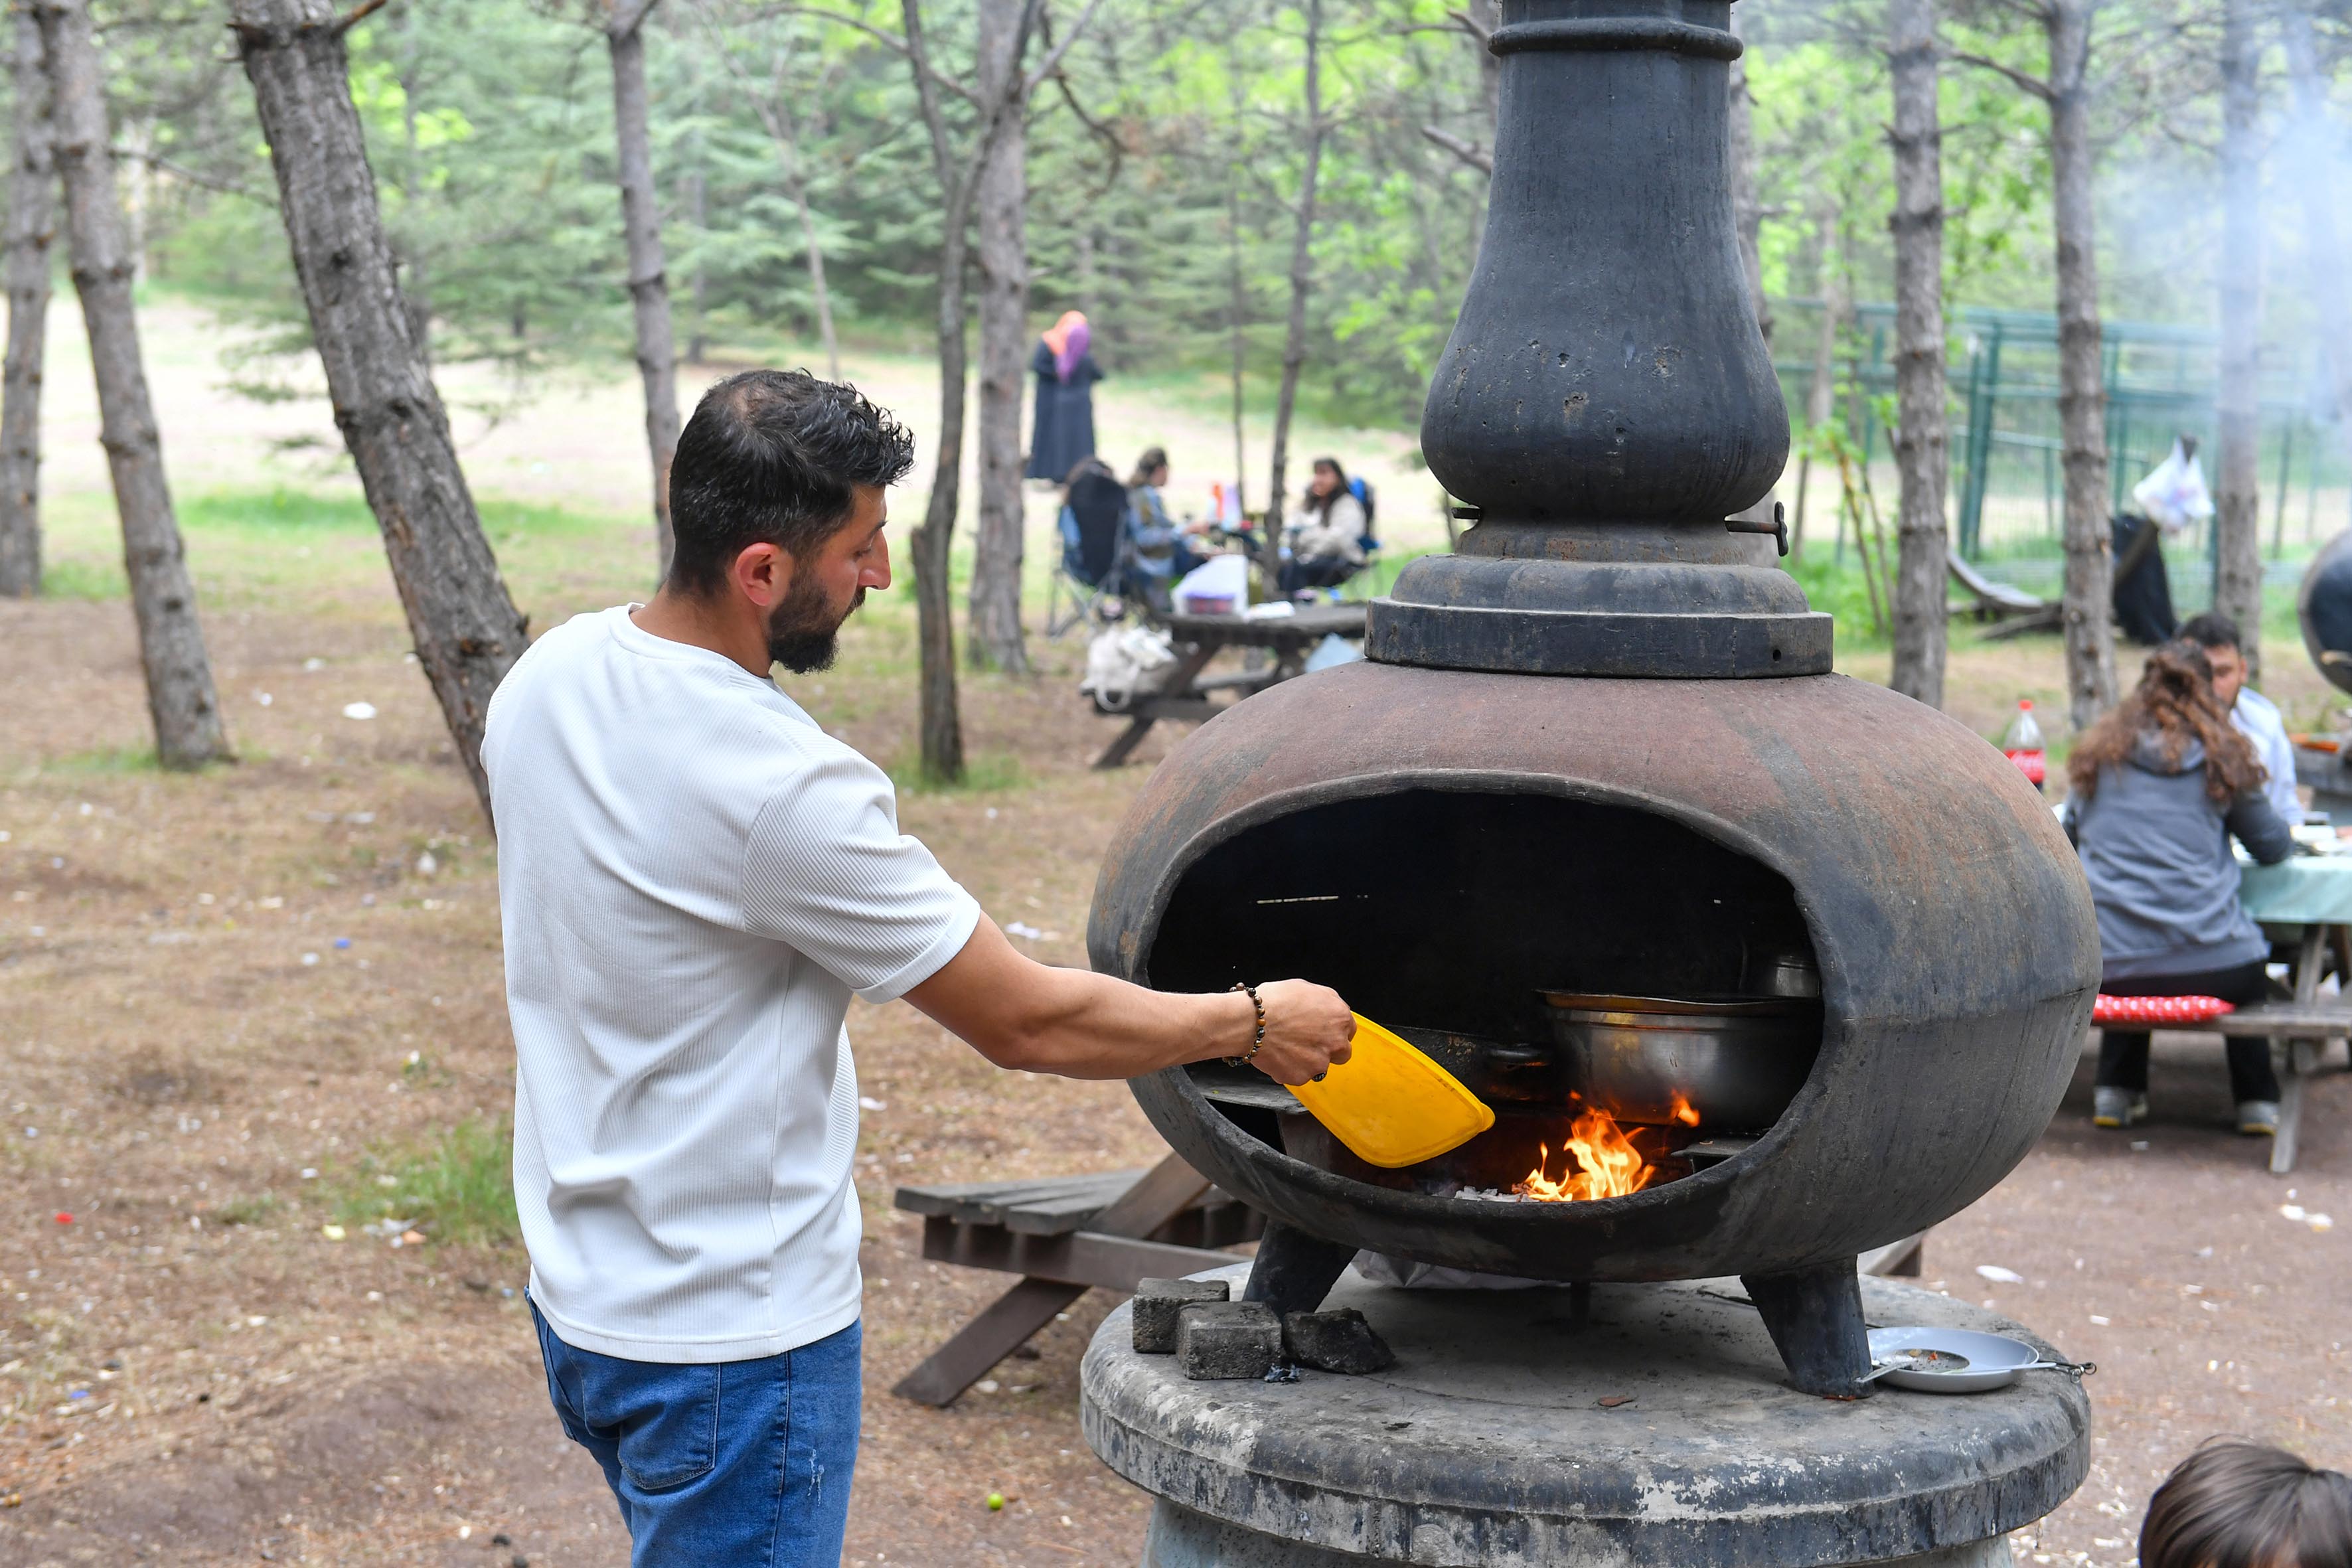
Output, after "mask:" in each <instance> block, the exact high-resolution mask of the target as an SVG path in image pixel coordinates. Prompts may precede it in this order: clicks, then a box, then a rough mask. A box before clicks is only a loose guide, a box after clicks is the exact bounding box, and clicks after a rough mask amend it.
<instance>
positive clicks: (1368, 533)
mask: <svg viewBox="0 0 2352 1568" xmlns="http://www.w3.org/2000/svg"><path fill="white" fill-rule="evenodd" d="M1348 493H1349V494H1350V495H1352V496H1354V497H1355V498H1356V500H1357V502H1358V504H1360V506H1362V507H1363V509H1364V531H1363V533H1362V534H1361V535H1360V536H1359V537H1358V539H1357V541H1356V543H1357V544H1358V545H1359V546H1360V548H1361V549H1362V550H1363V552H1364V563H1363V564H1362V565H1360V566H1359V567H1357V568H1356V569H1355V570H1354V571H1352V572H1350V573H1349V574H1348V575H1347V576H1346V577H1345V578H1343V579H1342V580H1341V581H1340V584H1339V587H1338V588H1337V589H1336V590H1334V592H1336V593H1337V594H1338V595H1339V597H1341V598H1345V599H1366V598H1370V596H1371V592H1372V587H1373V585H1374V584H1377V583H1378V582H1379V581H1380V575H1379V574H1378V573H1377V572H1376V571H1375V570H1374V568H1375V567H1377V566H1379V564H1380V563H1381V542H1380V537H1379V533H1378V531H1377V530H1376V529H1375V528H1374V527H1373V525H1372V512H1373V509H1374V508H1375V507H1376V506H1378V504H1379V497H1378V493H1377V492H1376V491H1374V490H1373V489H1372V487H1371V486H1370V485H1368V484H1366V483H1365V482H1364V480H1363V479H1362V477H1361V476H1358V477H1357V478H1355V479H1349V481H1348Z"/></svg>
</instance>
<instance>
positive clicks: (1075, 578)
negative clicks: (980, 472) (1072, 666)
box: [1045, 462, 1132, 637]
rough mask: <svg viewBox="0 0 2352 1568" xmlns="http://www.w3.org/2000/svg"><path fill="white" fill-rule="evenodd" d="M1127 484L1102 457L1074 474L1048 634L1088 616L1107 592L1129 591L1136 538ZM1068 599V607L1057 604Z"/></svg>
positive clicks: (1048, 593) (1050, 593)
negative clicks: (1063, 608)
mask: <svg viewBox="0 0 2352 1568" xmlns="http://www.w3.org/2000/svg"><path fill="white" fill-rule="evenodd" d="M1128 518H1129V513H1128V502H1127V487H1125V486H1124V485H1122V484H1120V483H1119V482H1118V475H1116V474H1114V473H1112V472H1111V471H1110V469H1109V468H1107V467H1105V466H1104V465H1103V464H1102V463H1100V462H1089V463H1086V464H1083V465H1081V466H1080V467H1079V468H1078V470H1077V471H1076V473H1074V474H1072V475H1071V476H1070V484H1069V489H1068V491H1067V492H1066V500H1064V501H1063V503H1062V516H1061V530H1062V558H1061V561H1060V563H1059V564H1057V565H1056V566H1055V569H1054V575H1053V579H1052V581H1051V582H1049V583H1048V584H1046V588H1045V635H1046V636H1047V637H1060V636H1062V635H1063V634H1064V633H1065V632H1067V631H1068V630H1069V629H1070V628H1071V627H1072V626H1076V625H1078V624H1079V623H1080V622H1082V621H1086V620H1089V619H1091V618H1092V617H1093V616H1094V614H1095V609H1096V606H1097V605H1099V604H1100V603H1101V602H1102V601H1103V599H1104V598H1105V597H1106V596H1110V595H1125V594H1126V593H1127V592H1128V582H1127V580H1128V577H1129V567H1130V565H1131V562H1130V560H1129V554H1130V551H1131V548H1132V546H1131V543H1130V541H1129V528H1128ZM1065 598H1066V599H1067V600H1068V601H1069V606H1068V609H1067V610H1066V612H1060V611H1057V610H1056V609H1055V604H1056V602H1057V601H1058V600H1061V599H1065Z"/></svg>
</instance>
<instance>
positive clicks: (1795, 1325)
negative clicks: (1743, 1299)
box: [1739, 1258, 1875, 1399]
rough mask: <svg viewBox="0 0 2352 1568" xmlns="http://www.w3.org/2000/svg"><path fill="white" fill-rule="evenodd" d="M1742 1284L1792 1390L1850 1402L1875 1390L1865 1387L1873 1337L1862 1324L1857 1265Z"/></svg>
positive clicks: (1747, 1279)
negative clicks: (1753, 1303)
mask: <svg viewBox="0 0 2352 1568" xmlns="http://www.w3.org/2000/svg"><path fill="white" fill-rule="evenodd" d="M1739 1282H1740V1283H1741V1284H1742V1285H1744V1286H1746V1287H1747V1288H1748V1300H1751V1301H1753V1302H1755V1303H1756V1310H1757V1311H1758V1312H1759V1313H1761V1314H1762V1315H1763V1318H1764V1328H1765V1331H1767V1332H1768V1333H1769V1334H1770V1335H1771V1336H1772V1345H1773V1348H1774V1349H1776V1350H1778V1351H1779V1352H1780V1360H1781V1361H1782V1362H1783V1363H1786V1364H1787V1366H1788V1368H1789V1384H1790V1387H1792V1388H1794V1389H1796V1390H1797V1391H1798V1392H1799V1393H1800V1394H1823V1395H1826V1396H1829V1397H1832V1398H1847V1399H1852V1398H1859V1397H1861V1396H1863V1395H1865V1394H1869V1393H1870V1392H1871V1391H1872V1389H1873V1388H1874V1386H1875V1385H1874V1384H1870V1383H1866V1382H1864V1378H1865V1377H1867V1376H1868V1375H1869V1373H1870V1331H1869V1329H1868V1328H1867V1327H1866V1326H1865V1325H1864V1322H1863V1320H1862V1280H1861V1278H1860V1276H1859V1275H1858V1274H1857V1273H1856V1272H1855V1270H1854V1264H1853V1259H1852V1258H1845V1259H1843V1260H1841V1261H1839V1262H1836V1263H1817V1264H1815V1265H1813V1266H1812V1267H1811V1268H1792V1269H1790V1271H1789V1272H1788V1273H1786V1274H1746V1275H1742V1276H1741V1277H1740V1280H1739Z"/></svg>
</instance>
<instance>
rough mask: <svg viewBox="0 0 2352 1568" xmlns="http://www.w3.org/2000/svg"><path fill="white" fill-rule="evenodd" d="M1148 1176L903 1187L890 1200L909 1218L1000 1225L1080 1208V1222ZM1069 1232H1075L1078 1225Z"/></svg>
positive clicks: (1105, 1175)
mask: <svg viewBox="0 0 2352 1568" xmlns="http://www.w3.org/2000/svg"><path fill="white" fill-rule="evenodd" d="M1143 1174H1144V1173H1143V1172H1141V1171H1112V1172H1107V1173H1101V1174H1090V1175H1083V1176H1054V1177H1045V1178H1041V1179H1038V1180H1034V1181H1026V1182H956V1183H949V1184H939V1185H935V1186H920V1187H900V1188H899V1189H898V1192H897V1193H896V1194H893V1196H892V1199H891V1202H892V1203H893V1205H896V1206H897V1207H898V1208H902V1209H905V1210H906V1211H907V1212H908V1213H909V1214H919V1215H946V1216H948V1217H950V1218H952V1219H959V1220H962V1221H964V1222H965V1223H966V1224H970V1225H1001V1224H1003V1223H1004V1218H1005V1216H1006V1215H1008V1214H1010V1213H1013V1212H1014V1211H1018V1210H1024V1209H1032V1208H1036V1209H1041V1210H1043V1209H1061V1208H1067V1207H1068V1206H1070V1205H1071V1204H1072V1203H1076V1204H1077V1205H1080V1207H1081V1208H1082V1210H1083V1212H1082V1214H1081V1215H1080V1218H1081V1219H1083V1217H1084V1216H1085V1215H1092V1214H1094V1213H1096V1212H1097V1211H1099V1210H1100V1209H1102V1208H1104V1207H1105V1206H1107V1205H1110V1204H1112V1203H1116V1202H1117V1201H1118V1196H1119V1194H1122V1193H1124V1192H1126V1191H1127V1190H1128V1189H1129V1187H1131V1186H1133V1185H1134V1184H1136V1183H1137V1182H1138V1181H1139V1180H1141V1179H1142V1177H1143ZM1067 1228H1069V1229H1072V1230H1075V1229H1076V1228H1077V1222H1076V1221H1074V1222H1073V1223H1072V1224H1071V1225H1070V1226H1067Z"/></svg>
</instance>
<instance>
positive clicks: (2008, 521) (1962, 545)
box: [1773, 300, 2352, 602]
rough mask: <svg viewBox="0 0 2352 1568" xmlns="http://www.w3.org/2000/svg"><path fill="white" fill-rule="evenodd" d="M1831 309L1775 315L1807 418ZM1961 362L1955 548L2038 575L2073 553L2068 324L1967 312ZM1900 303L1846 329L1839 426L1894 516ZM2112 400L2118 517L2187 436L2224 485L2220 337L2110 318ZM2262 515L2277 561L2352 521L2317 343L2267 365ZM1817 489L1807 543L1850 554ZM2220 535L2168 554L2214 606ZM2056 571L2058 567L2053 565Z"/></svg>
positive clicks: (1790, 382)
mask: <svg viewBox="0 0 2352 1568" xmlns="http://www.w3.org/2000/svg"><path fill="white" fill-rule="evenodd" d="M1821 310H1822V306H1821V303H1820V301H1818V300H1786V301H1782V302H1780V305H1779V306H1778V307H1777V308H1776V322H1775V328H1774V332H1773V339H1774V346H1775V349H1776V350H1777V357H1778V360H1779V369H1780V380H1781V386H1782V390H1783V392H1784V394H1785V395H1786V396H1787V398H1788V400H1789V407H1790V411H1791V413H1792V414H1793V415H1796V416H1798V418H1797V422H1798V423H1799V424H1800V425H1801V423H1802V411H1803V410H1804V409H1805V408H1806V407H1807V406H1808V395H1809V394H1810V392H1811V384H1812V381H1813V374H1814V367H1813V362H1812V358H1811V355H1810V354H1809V353H1806V354H1804V355H1803V357H1798V356H1799V354H1800V353H1801V352H1802V351H1803V350H1805V349H1808V348H1810V347H1811V345H1812V344H1814V343H1815V342H1816V341H1817V338H1818V334H1819V331H1820V327H1821ZM1949 325H1950V329H1951V333H1952V353H1951V354H1950V358H1949V361H1948V367H1947V375H1948V381H1949V384H1950V388H1951V395H1950V402H1949V404H1948V406H1949V408H1950V409H1951V411H1952V414H1951V417H1952V425H1951V432H1950V435H1951V442H1950V450H1951V464H1952V472H1951V480H1950V484H1949V487H1948V494H1949V498H1950V499H1949V502H1948V504H1949V506H1950V509H1951V513H1950V521H1951V532H1952V539H1953V542H1954V543H1955V545H1956V546H1957V547H1958V550H1959V552H1961V554H1963V555H1964V556H1966V557H1968V558H1969V559H1971V560H1989V561H1991V562H1995V563H2000V564H2002V565H2003V566H2006V567H2010V568H2012V570H2011V571H2005V572H2004V573H2003V575H2015V576H2019V577H2037V576H2039V575H2041V573H2040V572H2039V571H2037V570H2035V568H2036V566H2037V565H2038V564H2039V563H2040V561H2041V560H2043V559H2048V558H2051V557H2054V556H2055V555H2056V554H2057V553H2058V552H2059V548H2060V531H2061V526H2062V521H2063V510H2064V506H2063V493H2064V477H2063V473H2062V472H2061V471H2060V460H2059V454H2060V452H2061V450H2062V444H2061V442H2060V440H2059V430H2058V324H2057V319H2056V318H2055V317H2054V316H2051V315H2046V314H2041V313H2037V312H2032V311H2024V310H1983V309H1978V308H1973V307H1971V308H1964V309H1962V310H1958V311H1955V312H1953V314H1952V316H1951V317H1950V318H1949ZM1894 335H1895V308H1894V307H1893V306H1892V305H1863V306H1860V307H1859V308H1857V309H1856V310H1855V311H1854V321H1853V323H1852V324H1851V325H1850V326H1849V327H1848V328H1847V329H1846V330H1845V331H1843V332H1841V333H1840V334H1839V338H1840V341H1839V342H1838V344H1837V352H1836V353H1835V355H1834V357H1833V365H1834V371H1833V374H1835V375H1836V377H1837V382H1836V390H1837V395H1836V400H1835V404H1834V408H1835V413H1834V414H1833V415H1832V418H1833V419H1834V420H1835V421H1836V422H1838V424H1839V425H1840V426H1842V427H1843V430H1844V432H1845V434H1846V436H1847V437H1848V438H1849V440H1850V441H1851V442H1852V444H1853V447H1854V449H1856V450H1857V451H1858V452H1859V453H1860V454H1861V456H1862V458H1863V460H1864V464H1865V465H1866V471H1867V473H1868V475H1869V480H1870V483H1871V485H1872V486H1873V488H1874V489H1875V491H1876V493H1877V494H1878V495H1880V496H1882V497H1885V498H1887V499H1886V500H1885V502H1884V503H1883V505H1884V509H1885V510H1886V511H1887V513H1888V515H1889V518H1890V525H1891V514H1892V507H1893V500H1892V498H1893V496H1894V495H1895V469H1894V459H1893V454H1892V451H1891V449H1890V448H1891V443H1890V440H1889V436H1888V430H1887V427H1886V421H1887V419H1888V418H1889V417H1890V416H1891V412H1892V408H1893V399H1894V393H1895V367H1894V363H1893V360H1892V350H1893V344H1894ZM2101 352H2102V355H2103V358H2104V375H2105V384H2106V403H2107V472H2108V482H2109V491H2110V502H2111V507H2112V510H2123V509H2124V508H2125V506H2126V504H2127V503H2128V501H2129V499H2130V495H2131V488H2132V486H2133V485H2135V484H2137V482H2138V481H2139V479H2141V478H2142V476H2144V475H2145V474H2146V473H2147V471H2148V470H2149V469H2150V468H2154V467H2155V466H2156V465H2157V464H2158V462H2160V461H2162V460H2163V458H2164V456H2165V454H2166V453H2167V452H2168V451H2169V450H2170V449H2171V447H2172V443H2173V440H2174V439H2175V437H2179V436H2182V435H2188V436H2193V437H2197V438H2198V440H2199V443H2200V454H2199V455H2200V458H2203V460H2204V463H2205V468H2206V475H2207V479H2208V482H2209V483H2210V482H2211V480H2212V478H2213V459H2212V450H2213V447H2212V440H2213V433H2214V409H2213V404H2214V390H2215V386H2216V384H2217V381H2218V374H2217V364H2216V359H2217V343H2216V340H2215V337H2214V334H2213V333H2211V332H2210V331H2203V330H2201V329H2197V328H2189V327H2175V326H2164V325H2158V324H2154V323H2148V322H2141V321H2108V322H2105V323H2104V325H2103V327H2102V331H2101ZM2340 417H2341V416H2340V415H2339V414H2338V412H2337V411H2336V409H2335V407H2334V406H2333V399H2332V398H2331V397H2330V396H2329V395H2328V393H2327V391H2326V381H2325V378H2324V374H2323V372H2322V368H2321V366H2320V364H2319V360H2318V352H2317V345H2316V344H2315V343H2308V342H2306V343H2298V344H2279V343H2271V344H2265V345H2264V349H2263V383H2262V423H2261V451H2262V457H2261V465H2262V466H2261V473H2262V480H2263V496H2262V505H2263V514H2264V522H2265V525H2266V531H2267V534H2268V538H2267V540H2266V541H2265V544H2266V547H2267V550H2268V552H2269V554H2270V555H2271V556H2272V558H2273V559H2274V560H2279V561H2281V562H2284V561H2285V560H2286V559H2287V558H2289V557H2291V556H2301V555H2305V554H2308V553H2309V552H2310V549H2311V548H2313V547H2314V546H2315V544H2316V543H2317V542H2320V541H2321V540H2324V539H2325V538H2326V537H2328V536H2329V535H2332V534H2333V533H2334V532H2335V531H2336V530H2337V529H2339V528H2341V527H2343V526H2344V525H2345V523H2346V522H2347V516H2352V462H2347V458H2346V452H2345V440H2344V431H2343V429H2342V426H2341V424H2340ZM1813 468H1814V471H1813V473H1812V474H1811V482H1810V483H1809V484H1808V485H1807V486H1806V487H1805V488H1806V490H1807V492H1808V494H1807V496H1806V505H1805V510H1808V511H1809V512H1811V517H1810V518H1809V519H1808V520H1807V522H1808V527H1807V532H1808V534H1809V535H1810V537H1811V540H1812V541H1814V542H1829V541H1825V540H1823V539H1822V534H1824V533H1826V532H1828V531H1830V530H1831V529H1832V528H1833V529H1835V530H1836V531H1837V536H1836V540H1835V542H1834V543H1833V545H1832V548H1834V549H1836V550H1837V551H1838V552H1839V553H1840V554H1841V555H1843V552H1844V549H1845V547H1846V541H1845V538H1844V533H1845V525H1844V521H1843V516H1842V515H1841V509H1840V507H1839V505H1838V501H1839V498H1840V480H1839V478H1838V476H1837V474H1836V472H1835V469H1834V468H1832V469H1831V471H1830V472H1829V473H1828V474H1827V475H1826V476H1824V475H1823V474H1822V472H1821V468H1822V465H1820V464H1815V465H1814V466H1813ZM2210 534H2211V530H2210V526H2208V527H2200V528H2199V529H2198V530H2196V531H2195V532H2194V534H2193V535H2192V536H2191V537H2190V538H2188V539H2185V540H2179V541H2175V542H2172V543H2171V545H2170V546H2169V547H2168V553H2169V556H2170V559H2171V560H2172V562H2173V563H2174V575H2175V578H2176V581H2177V584H2178V586H2179V589H2181V590H2182V591H2183V593H2184V595H2185V598H2186V600H2188V601H2189V602H2201V601H2202V600H2203V599H2204V598H2205V596H2206V595H2207V594H2208V593H2210V586H2209V585H2208V584H2207V583H2205V582H2200V578H2207V577H2210V559H2211V552H2212V540H2211V537H2210ZM2052 564H2053V566H2054V562H2053V563H2052Z"/></svg>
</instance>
